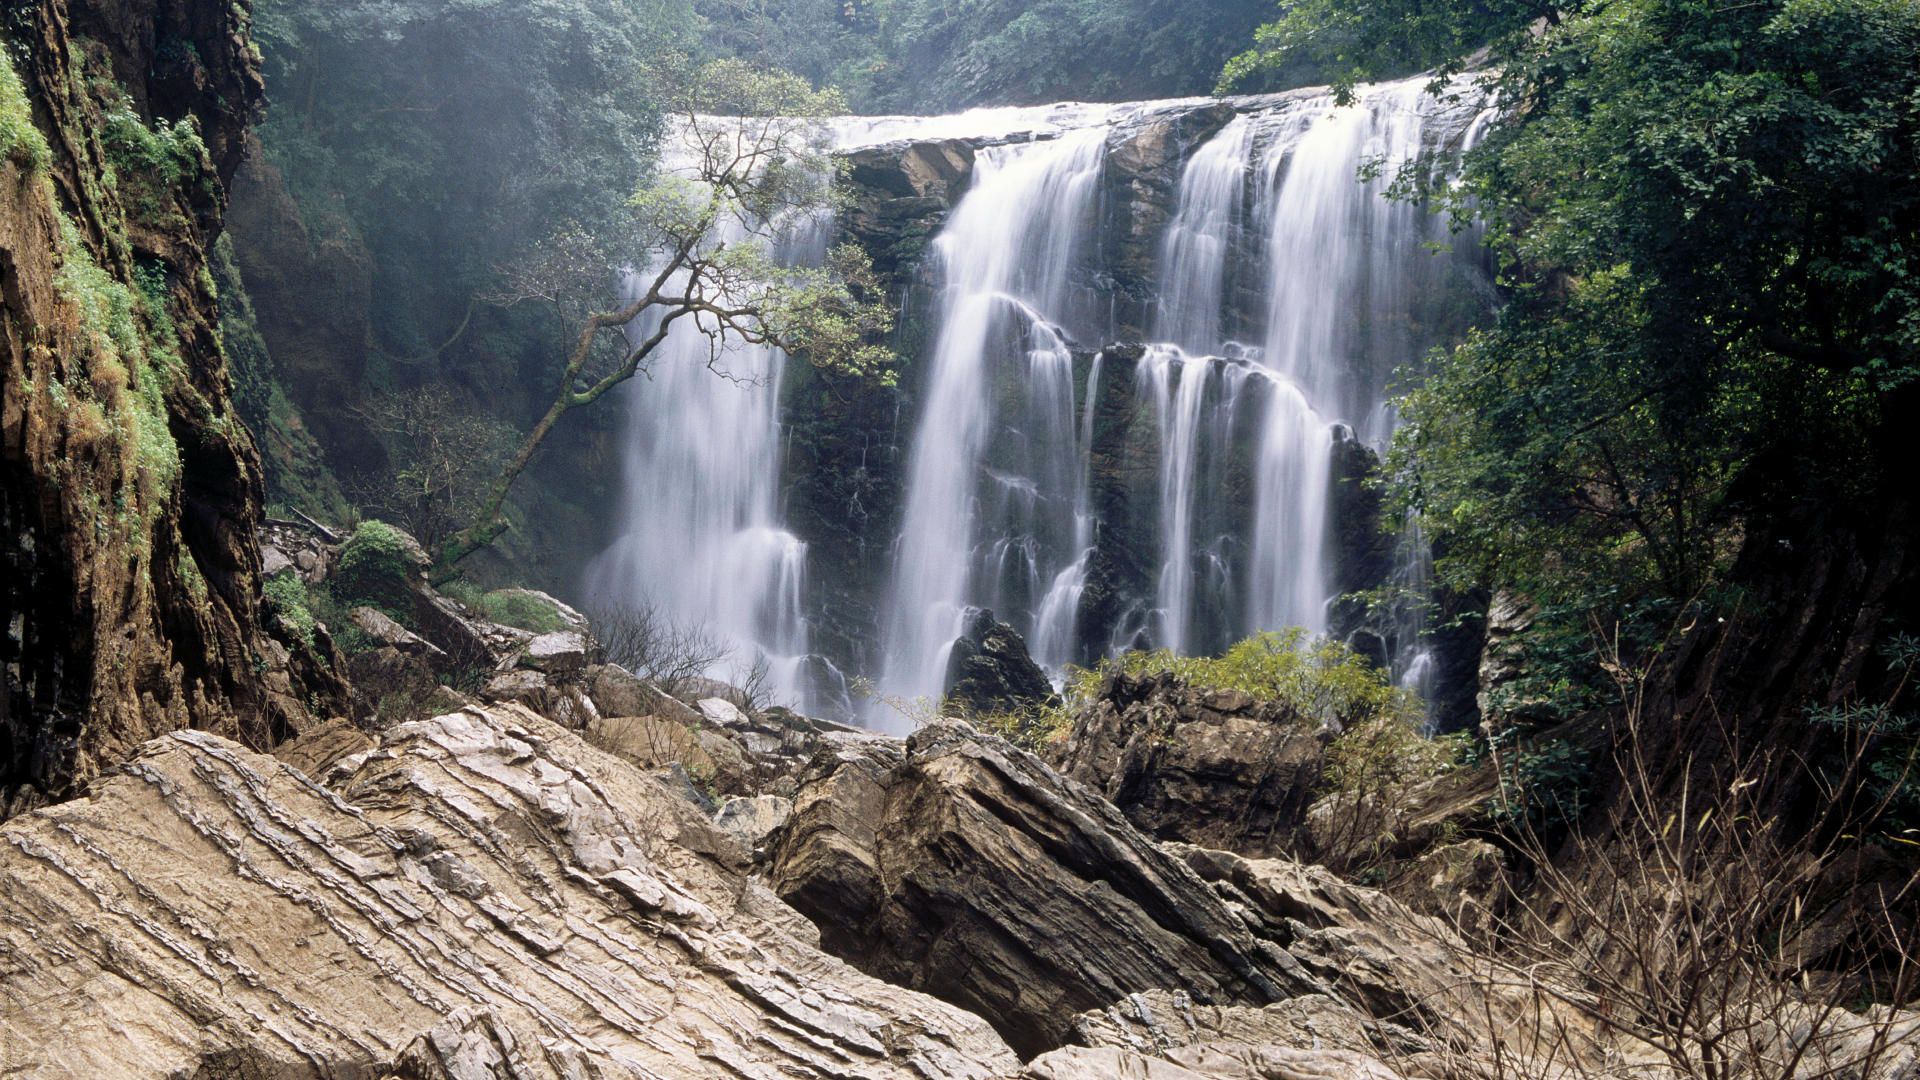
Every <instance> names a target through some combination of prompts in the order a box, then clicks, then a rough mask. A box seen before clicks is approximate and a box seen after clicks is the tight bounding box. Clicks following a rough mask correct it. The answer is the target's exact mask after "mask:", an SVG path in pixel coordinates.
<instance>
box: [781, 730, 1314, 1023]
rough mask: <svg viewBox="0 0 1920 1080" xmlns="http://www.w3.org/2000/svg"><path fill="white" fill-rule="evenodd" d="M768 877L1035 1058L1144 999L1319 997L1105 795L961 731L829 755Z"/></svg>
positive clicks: (882, 963)
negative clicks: (1099, 1011) (1116, 1007)
mask: <svg viewBox="0 0 1920 1080" xmlns="http://www.w3.org/2000/svg"><path fill="white" fill-rule="evenodd" d="M766 876H767V881H768V884H769V886H770V887H771V888H772V889H773V890H774V891H775V892H777V893H778V894H779V895H780V896H781V897H782V898H783V899H785V900H787V901H788V902H789V903H791V904H793V905H794V906H795V907H796V908H798V909H799V910H800V911H801V912H802V913H803V914H805V915H807V916H808V917H809V918H811V919H812V920H813V921H814V922H815V923H816V924H818V925H819V927H820V931H821V938H822V941H823V942H824V943H825V945H826V947H827V948H828V949H829V950H830V951H832V952H834V953H835V954H836V955H840V956H843V957H845V958H846V959H848V960H850V961H852V962H853V963H854V964H855V965H856V966H858V967H860V968H861V969H862V970H865V971H868V972H871V973H873V974H875V975H877V976H879V977H881V978H884V979H886V980H888V981H889V982H896V983H899V984H901V985H905V986H911V987H913V988H915V989H918V990H924V991H926V992H928V993H931V994H933V995H934V996H936V997H939V998H941V999H943V1000H946V1001H950V1002H952V1003H954V1004H957V1005H960V1006H962V1007H963V1008H967V1009H970V1010H973V1011H975V1012H978V1013H980V1014H981V1015H982V1016H985V1017H987V1018H989V1019H990V1020H991V1021H992V1022H993V1023H994V1025H995V1027H996V1028H997V1029H998V1030H999V1031H1000V1032H1001V1034H1002V1035H1004V1036H1005V1037H1006V1038H1007V1041H1008V1042H1010V1043H1011V1044H1012V1045H1013V1046H1014V1048H1015V1049H1017V1050H1019V1051H1021V1052H1022V1053H1023V1054H1032V1053H1039V1052H1042V1051H1045V1050H1050V1049H1053V1048H1055V1047H1058V1046H1060V1045H1061V1044H1062V1043H1064V1042H1065V1041H1066V1040H1067V1039H1068V1037H1069V1035H1070V1034H1071V1031H1072V1027H1073V1021H1074V1017H1075V1016H1076V1015H1077V1014H1079V1013H1081V1012H1083V1011H1085V1010H1087V1009H1092V1008H1099V1007H1102V1006H1105V1005H1109V1004H1111V1003H1113V1002H1114V1001H1116V1000H1118V999H1119V998H1120V997H1122V996H1124V995H1125V994H1128V993H1131V992H1135V991H1143V990H1157V989H1177V990H1183V991H1185V992H1186V993H1188V994H1189V995H1190V996H1191V997H1192V998H1193V999H1194V1000H1196V1001H1200V1002H1203V1003H1208V1004H1214V1005H1256V1006H1257V1005H1264V1004H1267V1003H1270V1002H1274V1001H1279V1000H1282V999H1284V998H1286V997H1290V996H1292V995H1294V994H1298V993H1302V992H1309V991H1314V990H1319V989H1322V986H1321V984H1320V983H1319V982H1318V981H1316V980H1314V979H1313V978H1311V977H1309V976H1307V975H1306V973H1305V972H1304V971H1303V970H1302V969H1301V968H1300V967H1299V965H1298V964H1297V963H1296V962H1294V961H1293V960H1292V959H1291V958H1290V957H1288V956H1287V955H1286V954H1285V953H1282V952H1280V951H1278V950H1276V949H1274V948H1272V947H1271V946H1270V945H1268V944H1267V943H1264V942H1262V941H1260V940H1258V939H1256V938H1255V937H1254V936H1253V935H1252V934H1251V933H1249V932H1248V931H1247V929H1246V927H1245V925H1244V924H1243V923H1242V922H1241V920H1240V919H1239V918H1238V917H1236V916H1235V915H1234V914H1233V913H1232V912H1231V911H1229V909H1228V908H1227V906H1226V905H1225V904H1224V903H1223V902H1222V901H1221V900H1220V899H1219V898H1218V897H1217V896H1216V895H1215V894H1214V893H1213V892H1212V891H1211V890H1210V889H1208V888H1207V887H1206V886H1205V885H1204V884H1203V883H1202V882H1201V881H1200V879H1199V878H1198V877H1197V876H1196V875H1195V874H1194V873H1193V872H1192V871H1191V870H1190V869H1189V868H1188V867H1187V866H1186V865H1185V864H1183V863H1181V862H1180V861H1178V860H1176V859H1175V858H1173V857H1172V856H1170V855H1168V854H1167V853H1166V852H1165V851H1163V850H1161V849H1160V848H1159V847H1158V846H1157V845H1155V844H1154V843H1152V842H1151V841H1149V840H1148V839H1147V838H1146V837H1144V836H1142V835H1140V834H1139V833H1138V832H1136V831H1135V830H1134V829H1133V828H1132V827H1131V826H1129V825H1128V824H1127V822H1126V820H1125V819H1124V818H1122V817H1121V816H1120V814H1119V813H1118V812H1117V811H1115V810H1114V808H1113V807H1112V806H1111V805H1109V804H1108V803H1107V802H1105V801H1104V800H1103V799H1101V798H1100V797H1099V796H1097V795H1095V794H1094V793H1093V792H1091V791H1089V790H1087V789H1086V788H1084V787H1081V786H1080V785H1078V784H1075V783H1072V782H1069V781H1064V780H1062V779H1061V778H1060V777H1059V776H1058V775H1057V774H1055V773H1053V772H1052V770H1050V769H1048V768H1047V767H1046V766H1045V765H1043V764H1041V762H1040V761H1039V760H1038V759H1036V758H1034V757H1032V756H1031V755H1029V754H1026V753H1023V752H1021V751H1019V750H1016V749H1014V748H1013V747H1011V746H1009V745H1008V744H1006V743H1004V742H1001V741H1000V740H998V739H993V738H990V737H985V736H981V735H978V734H977V733H976V732H974V730H973V729H972V728H970V727H968V726H967V725H966V724H963V723H959V722H957V721H949V722H944V723H940V724H935V725H932V726H930V727H927V728H923V729H921V730H920V731H919V732H917V733H916V734H915V735H914V736H913V737H912V738H910V739H908V740H907V742H906V744H905V746H904V747H900V746H898V745H897V744H891V743H883V744H877V745H874V746H871V747H862V748H856V749H850V750H841V751H838V752H835V753H832V754H828V755H823V756H822V757H821V758H819V759H817V760H816V762H815V765H814V766H813V768H812V769H811V770H810V772H809V773H808V775H807V776H805V777H804V778H803V779H802V783H801V785H800V790H799V793H798V794H797V795H796V796H795V797H794V808H793V817H792V818H791V819H790V820H789V821H788V822H787V825H786V828H785V830H784V833H783V836H782V838H781V839H780V840H779V841H778V843H777V844H776V845H775V848H774V850H773V852H772V853H771V860H770V862H769V865H768V868H767V872H766Z"/></svg>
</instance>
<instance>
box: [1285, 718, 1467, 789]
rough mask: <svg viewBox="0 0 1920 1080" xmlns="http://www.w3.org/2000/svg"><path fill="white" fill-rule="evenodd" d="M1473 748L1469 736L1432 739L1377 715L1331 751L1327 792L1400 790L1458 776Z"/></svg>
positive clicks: (1323, 778) (1405, 723) (1325, 784)
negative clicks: (1420, 783)
mask: <svg viewBox="0 0 1920 1080" xmlns="http://www.w3.org/2000/svg"><path fill="white" fill-rule="evenodd" d="M1472 749H1473V736H1472V735H1471V734H1469V733H1468V732H1464V731H1460V732H1454V733H1453V734H1451V735H1439V736H1434V737H1431V738H1430V737H1428V736H1427V735H1425V734H1422V733H1421V731H1420V730H1419V727H1418V726H1417V725H1416V724H1414V723H1410V722H1408V720H1407V718H1405V717H1404V716H1394V715H1380V716H1375V717H1373V718H1371V719H1368V720H1364V721H1362V722H1361V723H1359V724H1356V725H1355V726H1353V727H1351V728H1348V729H1347V730H1345V731H1343V732H1341V733H1340V735H1339V737H1338V738H1336V739H1334V740H1333V742H1332V743H1330V744H1329V745H1328V746H1327V757H1326V764H1325V769H1324V772H1323V773H1322V776H1321V790H1322V791H1323V792H1336V791H1344V792H1352V793H1360V794H1365V793H1369V792H1387V791H1394V790H1397V789H1400V788H1404V787H1405V786H1407V785H1409V784H1416V783H1419V782H1421V781H1424V780H1431V779H1433V778H1434V777H1436V776H1441V775H1444V774H1446V773H1449V772H1452V771H1453V770H1454V769H1457V768H1459V767H1460V766H1461V765H1464V764H1465V763H1466V762H1467V760H1468V758H1469V756H1470V754H1471V751H1472Z"/></svg>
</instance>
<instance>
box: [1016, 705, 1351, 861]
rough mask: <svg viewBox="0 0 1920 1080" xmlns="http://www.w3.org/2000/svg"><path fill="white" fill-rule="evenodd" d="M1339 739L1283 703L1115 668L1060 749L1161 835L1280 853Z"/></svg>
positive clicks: (1071, 767)
mask: <svg viewBox="0 0 1920 1080" xmlns="http://www.w3.org/2000/svg"><path fill="white" fill-rule="evenodd" d="M1329 738H1331V734H1330V733H1327V732H1323V731H1321V730H1320V727H1319V725H1318V724H1315V723H1312V722H1310V721H1308V720H1307V719H1306V718H1304V717H1302V716H1301V715H1300V714H1298V713H1297V712H1295V711H1294V710H1292V709H1291V708H1289V707H1288V706H1286V705H1283V704H1279V703H1276V702H1271V701H1255V700H1254V699H1253V698H1252V697H1250V696H1248V695H1246V694H1243V693H1240V692H1238V691H1226V690H1197V689H1192V688H1189V687H1187V686H1186V685H1185V684H1184V683H1182V682H1180V681H1179V680H1178V679H1176V678H1174V677H1173V676H1172V675H1170V674H1164V673H1163V674H1159V675H1150V676H1144V677H1137V678H1136V677H1132V676H1125V675H1115V676H1113V677H1111V678H1109V680H1108V681H1107V683H1106V685H1105V686H1104V687H1102V689H1101V692H1100V695H1099V697H1098V698H1097V699H1096V700H1095V701H1094V703H1093V705H1092V706H1091V707H1089V708H1087V709H1085V710H1083V711H1082V713H1081V714H1080V716H1079V717H1078V719H1077V720H1076V721H1075V722H1074V726H1073V729H1072V731H1071V732H1070V733H1069V734H1068V736H1067V739H1066V740H1065V741H1064V742H1063V743H1061V744H1060V745H1059V747H1058V748H1057V749H1055V750H1054V751H1053V752H1051V753H1050V754H1049V755H1048V757H1049V760H1050V762H1051V763H1052V764H1053V765H1054V766H1055V767H1056V768H1058V769H1059V770H1060V771H1061V772H1062V773H1064V774H1066V775H1067V776H1070V777H1072V778H1073V779H1075V780H1078V781H1080V782H1081V783H1084V784H1086V785H1088V786H1089V787H1092V788H1094V789H1096V790H1098V791H1099V792H1100V793H1101V794H1103V795H1105V796H1106V797H1107V798H1108V799H1109V800H1111V801H1112V802H1113V803H1114V805H1116V806H1118V807H1119V808H1120V810H1121V812H1122V813H1124V814H1126V816H1127V820H1128V821H1130V822H1132V823H1133V825H1134V827H1136V828H1138V829H1140V830H1142V831H1144V832H1147V833H1151V834H1152V835H1154V836H1155V837H1158V838H1160V839H1163V840H1180V841H1185V842H1188V843H1194V844H1200V845H1202V846H1205V847H1214V848H1224V849H1227V850H1231V851H1239V852H1243V853H1246V854H1252V855H1268V854H1276V853H1279V852H1282V851H1285V850H1288V849H1289V848H1290V847H1291V846H1292V845H1293V834H1294V830H1295V828H1296V827H1297V826H1298V825H1299V824H1300V823H1301V822H1302V821H1303V820H1304V819H1305V817H1306V813H1307V808H1308V807H1309V806H1310V805H1311V804H1312V798H1313V792H1314V788H1315V786H1316V785H1317V784H1318V783H1319V781H1320V773H1321V764H1322V759H1323V757H1324V754H1325V750H1326V744H1327V740H1328V739H1329Z"/></svg>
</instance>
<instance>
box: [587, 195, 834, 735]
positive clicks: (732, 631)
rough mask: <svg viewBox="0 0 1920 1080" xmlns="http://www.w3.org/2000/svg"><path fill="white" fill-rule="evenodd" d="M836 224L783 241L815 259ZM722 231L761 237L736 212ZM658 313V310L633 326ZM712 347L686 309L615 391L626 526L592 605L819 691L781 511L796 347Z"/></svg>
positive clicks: (781, 693) (753, 671)
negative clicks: (788, 386)
mask: <svg viewBox="0 0 1920 1080" xmlns="http://www.w3.org/2000/svg"><path fill="white" fill-rule="evenodd" d="M827 224H828V222H827V221H826V220H825V219H824V218H821V219H817V220H813V221H810V222H807V223H804V224H802V225H800V226H799V227H797V228H796V229H795V230H794V231H793V233H792V234H791V235H790V236H789V237H787V238H786V239H785V240H784V242H782V243H781V244H780V245H779V250H778V251H777V252H776V254H777V255H778V257H780V258H781V259H783V260H787V261H792V262H804V261H818V259H819V258H820V256H821V254H822V253H823V252H824V246H825V243H826V239H827V235H828V232H827ZM721 240H722V241H723V242H725V243H728V244H738V243H741V242H750V240H751V238H750V237H749V235H748V233H747V231H746V230H745V229H744V228H742V227H740V226H739V225H737V224H733V225H730V226H729V230H728V232H727V235H725V236H723V237H721ZM648 280H650V276H649V278H648ZM642 281H643V279H642V278H641V277H639V276H637V275H636V276H633V277H630V278H629V289H630V290H637V289H640V288H644V284H642ZM658 326H659V315H658V314H654V315H653V316H652V318H651V319H650V320H648V319H643V321H642V322H641V323H638V324H636V325H635V326H634V327H632V328H631V329H630V330H629V337H630V339H632V340H638V339H639V338H640V337H643V336H645V335H647V334H650V333H652V332H653V331H654V330H655V329H657V328H658ZM712 348H713V343H712V342H711V340H710V339H709V338H708V336H707V335H706V334H704V333H702V332H701V331H700V330H699V329H698V328H696V327H695V326H694V325H693V322H692V320H685V321H683V322H680V323H677V324H676V325H675V327H674V329H673V330H672V331H671V332H670V333H669V335H668V337H667V339H666V340H665V341H664V342H663V343H662V344H661V346H660V348H659V350H658V351H657V352H656V353H655V356H654V358H653V359H652V360H651V361H650V363H649V364H648V369H647V372H646V375H645V377H644V378H638V379H634V380H632V381H631V382H629V383H627V384H626V385H625V386H622V387H620V388H619V390H618V391H617V393H618V394H619V395H620V396H621V398H622V399H623V400H624V402H625V404H626V409H627V423H626V438H625V442H624V461H623V469H622V476H623V479H624V489H623V491H622V496H621V510H620V514H621V516H620V519H619V520H620V521H621V523H622V531H621V533H620V535H619V537H618V538H617V539H616V540H615V541H614V543H613V544H612V546H611V547H609V548H608V549H607V550H606V551H605V552H603V553H601V555H600V556H599V557H598V558H596V559H595V560H594V561H593V563H592V564H591V565H590V566H589V568H588V571H587V580H586V593H587V596H588V597H589V605H590V607H591V608H592V609H593V610H594V611H596V612H598V613H606V614H610V615H613V616H614V617H616V618H618V617H622V616H625V617H629V618H630V617H633V616H635V615H637V614H639V613H642V612H644V613H646V614H647V615H648V616H649V617H650V618H652V619H653V620H654V621H655V622H656V623H657V624H658V626H659V627H660V628H662V629H667V628H672V629H673V630H678V631H682V632H692V633H695V634H698V635H700V636H704V637H706V638H709V639H710V640H711V641H712V642H713V643H714V644H715V645H716V646H717V647H718V649H719V650H721V651H724V652H725V653H726V655H725V656H724V657H722V658H721V659H719V660H717V661H716V662H715V663H714V664H713V665H712V666H711V667H710V668H709V669H708V670H707V671H706V672H705V674H707V675H708V676H709V677H711V678H715V679H719V680H721V681H724V682H729V683H732V684H734V685H739V686H744V685H746V684H748V683H750V682H756V681H757V682H760V683H762V684H763V685H762V688H763V689H764V690H765V691H767V692H768V693H769V694H770V696H772V697H773V698H775V699H776V700H778V701H781V702H787V703H794V704H802V705H805V704H811V701H810V700H809V699H810V698H812V697H813V696H814V693H815V689H816V688H815V687H813V686H812V685H810V683H811V680H809V679H808V678H807V677H806V676H807V670H806V669H807V666H808V665H807V664H806V659H807V654H808V642H807V622H806V618H805V615H804V613H803V611H802V586H803V584H804V581H805V575H806V560H807V545H806V544H805V543H804V542H803V541H801V540H800V538H799V537H797V536H795V535H794V534H793V533H791V532H789V531H788V530H787V529H786V528H785V527H784V526H783V525H782V523H781V520H780V514H779V490H778V485H779V482H780V459H781V448H780V417H779V402H780V388H781V379H782V376H783V374H784V372H785V368H786V361H787V357H786V354H785V353H783V352H782V351H781V350H779V349H775V348H772V347H769V346H761V345H749V344H745V343H741V342H737V341H733V342H729V343H728V344H726V345H725V346H723V347H722V348H721V349H720V351H719V352H718V353H717V354H716V353H714V352H713V351H712Z"/></svg>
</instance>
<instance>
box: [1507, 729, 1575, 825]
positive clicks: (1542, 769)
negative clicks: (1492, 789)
mask: <svg viewBox="0 0 1920 1080" xmlns="http://www.w3.org/2000/svg"><path fill="white" fill-rule="evenodd" d="M1507 736H1508V737H1509V738H1512V737H1514V736H1515V732H1513V731H1509V732H1507ZM1499 741H1502V740H1500V739H1498V738H1496V743H1497V742H1499ZM1492 749H1493V750H1494V752H1495V753H1498V752H1499V751H1500V747H1499V746H1498V745H1496V746H1493V747H1492ZM1501 766H1502V767H1501V770H1500V794H1499V796H1498V797H1496V798H1495V799H1494V800H1493V805H1492V807H1491V810H1492V813H1493V819H1494V820H1495V821H1497V822H1499V823H1501V824H1502V825H1504V826H1506V827H1507V828H1508V829H1510V830H1526V831H1531V832H1534V833H1536V834H1539V835H1541V836H1554V835H1557V834H1559V833H1560V832H1562V831H1563V830H1565V829H1567V828H1570V827H1572V826H1573V825H1574V824H1575V823H1577V822H1578V821H1579V820H1580V817H1581V815H1583V814H1585V813H1586V811H1587V805H1588V802H1589V799H1590V798H1591V796H1592V792H1593V754H1592V753H1591V752H1590V751H1588V750H1585V749H1583V748H1581V747H1578V746H1575V745H1574V744H1572V743H1570V742H1568V741H1567V740H1565V739H1548V740H1546V741H1544V742H1541V743H1539V744H1537V745H1533V746H1520V747H1518V748H1516V749H1514V750H1511V751H1509V752H1507V753H1506V754H1503V755H1501Z"/></svg>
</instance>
